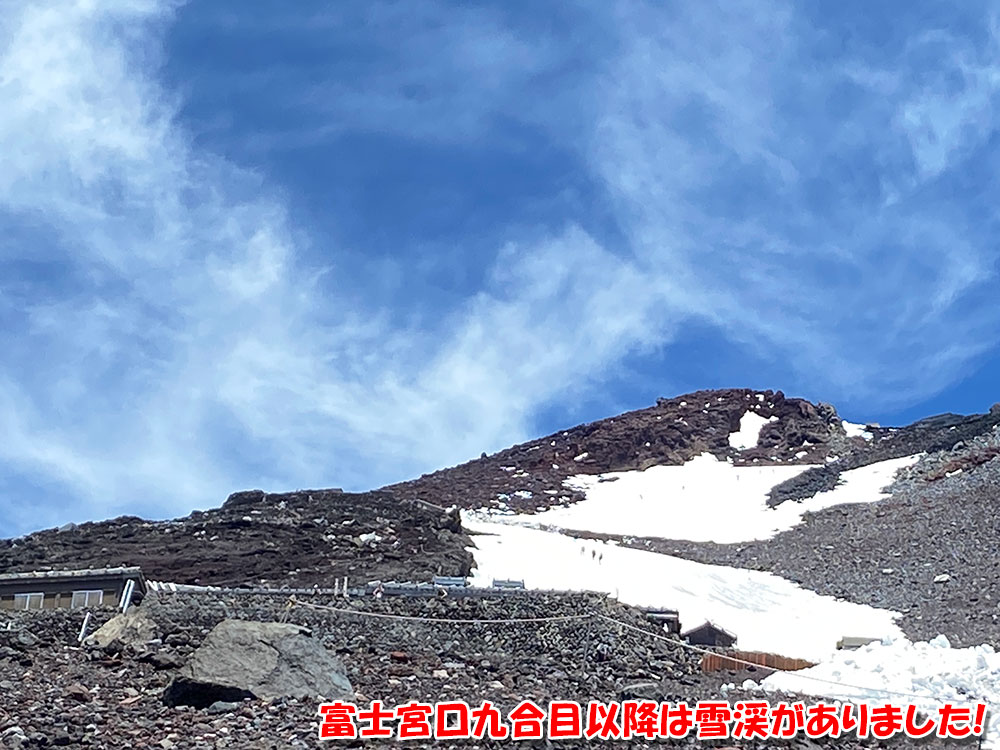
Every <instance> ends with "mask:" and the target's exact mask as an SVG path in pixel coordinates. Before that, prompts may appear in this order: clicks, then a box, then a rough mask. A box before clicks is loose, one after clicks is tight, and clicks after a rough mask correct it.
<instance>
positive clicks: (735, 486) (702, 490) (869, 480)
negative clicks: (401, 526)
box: [506, 454, 917, 543]
mask: <svg viewBox="0 0 1000 750" xmlns="http://www.w3.org/2000/svg"><path fill="white" fill-rule="evenodd" d="M916 459H917V456H908V457H906V458H898V459H893V460H891V461H882V462H880V463H877V464H872V465H870V466H865V467H863V468H860V469H852V470H851V471H845V472H844V473H843V474H842V475H841V477H842V480H843V483H842V484H841V485H840V486H838V487H836V488H834V489H833V490H830V491H828V492H822V493H819V494H817V495H815V496H813V497H811V498H809V499H807V500H805V501H803V502H800V503H799V502H784V503H782V504H781V505H779V506H778V507H777V508H769V507H768V505H767V493H768V492H769V491H770V490H771V488H772V487H774V486H775V485H776V484H779V483H780V482H783V481H785V480H786V479H791V478H792V477H794V476H796V475H797V474H800V473H802V472H803V471H805V470H806V469H809V468H811V467H810V466H803V465H798V466H733V465H732V464H730V463H728V462H726V461H719V460H718V459H716V458H715V457H714V456H712V455H710V454H703V455H701V456H698V457H696V458H693V459H692V460H690V461H688V462H687V463H686V464H684V465H683V466H654V467H652V468H650V469H647V470H646V471H625V472H616V473H612V474H604V475H601V476H595V475H593V474H583V475H577V476H574V477H571V478H569V479H567V480H566V485H567V486H569V487H572V488H574V489H578V490H580V491H582V492H583V493H584V494H585V495H586V499H585V500H581V501H580V502H578V503H573V504H572V505H569V506H565V507H560V508H553V509H551V510H547V511H545V512H542V513H538V514H536V515H533V516H514V517H508V518H507V519H506V522H508V523H518V524H522V525H530V526H546V527H556V528H561V529H572V530H578V531H594V532H599V533H605V534H615V535H633V536H651V537H662V538H665V539H687V540H690V541H694V542H718V543H730V542H744V541H750V540H753V539H768V538H770V537H772V536H774V535H775V534H777V533H778V532H781V531H785V530H787V529H790V528H792V527H794V526H796V525H797V524H799V523H801V522H802V517H803V515H804V514H805V513H807V512H810V511H819V510H822V509H824V508H829V507H831V506H833V505H840V504H843V503H866V502H875V501H876V500H881V499H882V498H883V497H884V495H883V494H882V493H881V489H882V488H883V487H885V486H886V485H888V484H890V483H891V482H892V477H893V475H894V474H895V473H896V470H897V469H899V468H901V467H903V466H908V465H910V464H912V463H913V462H914V461H916ZM611 477H614V478H615V479H616V480H617V481H613V482H609V481H606V480H607V479H608V478H611ZM602 479H604V480H605V481H601V480H602Z"/></svg>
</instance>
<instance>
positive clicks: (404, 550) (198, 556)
mask: <svg viewBox="0 0 1000 750" xmlns="http://www.w3.org/2000/svg"><path fill="white" fill-rule="evenodd" d="M234 497H236V502H233V497H230V500H229V501H227V503H226V504H225V505H224V506H223V507H222V508H218V509H215V510H210V511H204V512H202V511H196V512H194V513H192V514H191V515H190V516H188V517H186V518H182V519H178V520H174V521H144V520H142V519H141V518H135V517H122V518H118V519H114V520H111V521H101V522H99V523H85V524H81V525H80V526H79V527H77V528H76V529H75V530H73V531H70V532H65V533H58V532H57V531H56V530H54V529H53V530H49V531H41V532H37V533H35V534H30V535H28V536H26V537H22V538H20V539H10V540H3V541H0V570H4V571H25V570H38V569H46V568H47V569H55V568H63V567H65V568H85V567H105V566H114V565H122V564H126V565H139V566H141V567H142V569H143V572H144V573H145V574H146V576H147V578H150V579H153V580H161V581H172V582H174V583H197V584H217V585H234V584H256V583H261V582H266V583H282V584H289V585H291V586H313V585H318V586H332V585H333V583H334V581H335V580H338V579H340V578H342V577H343V576H347V577H348V578H349V580H350V581H351V582H352V583H361V582H366V581H370V580H417V581H426V580H430V578H431V577H432V576H435V575H467V574H468V572H469V570H470V567H471V564H472V557H471V555H470V554H469V552H468V551H467V550H466V547H468V546H469V545H470V544H471V541H470V539H469V537H468V536H467V535H466V534H465V533H464V532H463V531H462V528H461V524H460V523H459V521H458V520H457V516H456V514H454V513H451V514H449V513H447V512H446V511H443V510H441V509H440V508H436V507H432V506H430V505H428V504H426V503H420V502H408V501H404V500H401V499H399V498H397V497H395V496H393V495H391V494H389V493H385V492H367V493H360V494H350V493H344V492H341V491H339V490H337V491H328V490H302V491H299V492H290V493H284V494H265V493H262V492H260V491H250V492H244V493H237V494H236V496H234Z"/></svg>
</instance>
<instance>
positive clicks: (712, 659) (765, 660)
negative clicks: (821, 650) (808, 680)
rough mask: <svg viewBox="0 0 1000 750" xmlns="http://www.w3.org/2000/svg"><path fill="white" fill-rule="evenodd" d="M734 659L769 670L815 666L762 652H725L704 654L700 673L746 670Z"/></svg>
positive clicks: (803, 660)
mask: <svg viewBox="0 0 1000 750" xmlns="http://www.w3.org/2000/svg"><path fill="white" fill-rule="evenodd" d="M736 659H741V660H742V661H748V662H752V663H753V664H757V665H759V666H761V667H770V668H771V669H787V670H796V669H806V668H807V667H814V666H816V665H815V663H814V662H811V661H806V660H805V659H791V658H789V657H787V656H779V655H778V654H766V653H764V652H762V651H727V652H726V653H724V654H705V655H704V656H702V657H701V671H702V672H719V671H721V670H723V669H731V670H734V671H742V670H744V669H746V668H747V665H746V664H742V663H740V662H738V661H735V660H736Z"/></svg>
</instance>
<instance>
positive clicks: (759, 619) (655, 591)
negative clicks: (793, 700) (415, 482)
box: [462, 512, 901, 661]
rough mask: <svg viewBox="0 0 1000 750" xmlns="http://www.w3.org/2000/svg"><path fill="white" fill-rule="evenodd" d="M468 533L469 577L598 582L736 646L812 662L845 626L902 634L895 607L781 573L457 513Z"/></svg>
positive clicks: (569, 584) (589, 586)
mask: <svg viewBox="0 0 1000 750" xmlns="http://www.w3.org/2000/svg"><path fill="white" fill-rule="evenodd" d="M462 523H463V525H464V526H465V528H467V529H469V531H470V532H473V533H475V534H482V535H483V536H476V537H474V539H475V544H476V547H475V548H474V549H472V553H473V555H474V557H475V560H476V568H475V570H474V571H473V581H472V582H473V585H486V586H488V585H489V584H490V583H491V581H492V579H493V578H515V579H523V580H524V582H525V586H527V587H528V588H543V589H548V588H551V589H568V590H577V591H579V590H588V591H603V592H605V593H609V594H612V595H615V596H617V597H618V598H619V599H620V600H621V601H623V602H626V603H628V604H634V605H639V606H660V607H671V608H673V609H676V610H678V611H679V613H680V618H681V622H682V624H683V626H684V627H685V628H690V627H695V626H697V625H700V624H701V623H702V622H704V621H705V620H711V621H712V622H714V623H715V624H716V625H719V626H720V627H723V628H726V629H727V630H730V631H731V632H733V633H735V634H736V635H737V637H738V638H739V641H738V644H737V645H738V646H740V647H741V648H746V649H751V650H760V651H770V652H774V653H779V654H783V655H785V656H792V657H800V658H805V659H810V660H813V661H817V660H820V659H823V658H827V657H828V656H829V655H830V653H831V652H832V651H833V649H834V648H835V646H836V642H837V641H838V640H839V639H840V638H841V637H842V636H844V635H858V634H864V635H867V636H870V637H879V638H881V637H885V636H890V635H892V636H898V635H900V634H901V633H900V630H899V628H898V627H897V626H896V625H895V624H894V622H893V619H894V618H895V617H897V616H898V614H897V613H895V612H891V611H889V610H882V609H875V608H873V607H866V606H862V605H859V604H851V603H849V602H844V601H840V600H837V599H834V598H832V597H826V596H820V595H819V594H816V593H813V592H811V591H807V590H805V589H803V588H801V587H799V586H797V585H796V584H794V583H792V582H791V581H788V580H786V579H784V578H781V577H779V576H775V575H772V574H770V573H763V572H758V571H750V570H742V569H737V568H728V567H724V566H719V565H706V564H704V563H697V562H692V561H690V560H682V559H680V558H677V557H672V556H669V555H661V554H657V553H655V552H647V551H645V550H638V549H631V548H627V547H619V546H617V545H615V544H610V543H605V542H597V541H593V540H581V539H575V538H572V537H569V536H566V535H564V534H560V533H558V532H553V531H542V530H539V529H530V528H525V527H523V526H517V525H509V524H503V523H493V522H489V521H486V520H484V516H483V514H480V513H478V512H467V513H465V514H464V515H463V519H462Z"/></svg>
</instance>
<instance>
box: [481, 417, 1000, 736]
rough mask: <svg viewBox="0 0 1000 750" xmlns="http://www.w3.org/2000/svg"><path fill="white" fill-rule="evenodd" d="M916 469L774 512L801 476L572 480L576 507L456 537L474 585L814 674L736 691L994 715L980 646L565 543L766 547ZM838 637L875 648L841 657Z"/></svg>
mask: <svg viewBox="0 0 1000 750" xmlns="http://www.w3.org/2000/svg"><path fill="white" fill-rule="evenodd" d="M757 429H758V430H759V427H757ZM918 458H919V456H908V457H906V458H900V459H894V460H891V461H883V462H881V463H877V464H872V465H870V466H866V467H863V468H860V469H855V470H852V471H847V472H844V473H843V474H842V475H841V476H842V483H841V484H840V485H838V486H837V487H836V488H834V489H833V490H830V491H828V492H823V493H818V494H817V495H815V496H813V497H811V498H809V499H808V500H806V501H804V502H802V503H793V502H785V503H782V504H781V505H780V506H778V508H774V509H772V508H768V507H767V505H766V495H767V492H768V490H770V489H771V487H773V486H774V485H775V484H777V483H778V482H781V481H784V480H785V479H788V478H790V477H793V476H795V475H796V474H798V473H800V472H802V471H805V470H806V469H808V468H809V467H808V466H762V467H756V466H754V467H735V466H733V465H732V464H729V463H728V462H725V461H719V460H717V459H716V458H714V457H713V456H709V455H702V456H699V457H697V458H695V459H693V460H691V461H689V462H688V463H687V464H685V465H683V466H657V467H653V468H651V469H649V470H647V471H644V472H638V471H632V472H620V473H614V474H607V475H602V476H600V477H598V476H576V477H573V478H571V479H569V480H567V482H566V483H567V485H570V486H572V487H574V488H578V489H580V490H581V491H582V492H584V494H585V496H586V499H585V500H583V501H581V502H579V503H576V504H574V505H571V506H568V507H562V508H554V509H551V510H548V511H545V512H542V513H538V514H536V515H533V516H528V515H516V514H515V515H505V514H502V513H501V514H497V513H494V512H490V511H486V510H480V511H467V512H465V513H464V514H463V524H464V525H465V527H466V528H467V529H468V530H469V531H470V532H471V533H473V534H474V535H475V536H474V537H473V538H474V542H475V547H474V548H473V549H472V550H471V551H472V553H473V555H474V557H475V561H476V568H475V570H474V571H473V578H472V583H473V585H482V586H488V585H490V583H491V582H492V579H494V578H515V579H518V578H520V579H523V580H524V582H525V585H526V587H528V588H533V589H567V590H590V591H600V592H605V593H608V594H611V595H613V596H615V597H617V598H618V599H619V600H621V601H623V602H625V603H627V604H632V605H636V606H655V607H669V608H673V609H676V610H678V612H679V614H680V619H681V623H682V627H683V629H685V630H687V629H690V628H692V627H696V626H698V625H700V624H701V623H703V622H705V621H706V620H709V621H711V622H713V623H715V624H716V625H718V626H720V627H722V628H725V629H726V630H729V631H730V632H732V633H734V634H735V635H736V636H737V638H738V640H737V644H736V645H737V647H738V648H742V649H747V650H754V651H767V652H771V653H777V654H782V655H784V656H790V657H798V658H803V659H808V660H810V661H814V662H818V664H817V666H815V667H813V668H810V669H807V670H802V671H798V672H778V673H775V674H773V675H772V676H771V677H769V678H767V679H766V680H764V681H763V683H761V684H760V685H757V684H756V683H753V682H750V681H748V682H747V683H745V684H744V687H745V688H752V689H759V690H763V691H769V690H774V691H778V690H780V691H785V692H791V693H801V694H807V695H817V696H826V697H829V698H832V699H837V700H862V699H864V700H872V701H886V700H892V701H893V702H895V703H897V704H898V703H910V702H913V703H915V704H916V705H918V706H921V707H922V708H924V709H925V710H927V711H928V712H933V711H935V710H936V709H937V707H938V706H940V705H941V703H943V702H946V701H952V702H959V703H961V702H975V701H986V702H990V703H992V704H996V703H1000V655H998V654H997V653H996V652H995V651H994V649H993V648H991V647H990V646H979V647H975V648H966V649H953V648H950V646H949V644H948V641H947V639H945V638H944V636H939V637H938V638H936V639H934V640H933V641H931V642H929V643H911V642H910V641H908V640H907V639H906V638H905V637H903V634H902V632H901V631H900V629H899V627H898V626H897V625H896V624H895V619H896V618H897V617H899V614H898V613H896V612H893V611H890V610H884V609H878V608H875V607H868V606H863V605H859V604H854V603H851V602H846V601H843V600H839V599H835V598H833V597H828V596H821V595H819V594H816V593H814V592H812V591H808V590H806V589H803V588H802V587H800V586H798V585H796V584H794V583H793V582H791V581H788V580H786V579H784V578H781V577H780V576H776V575H773V574H770V573H764V572H759V571H752V570H744V569H740V568H732V567H725V566H718V565H707V564H704V563H698V562H693V561H690V560H684V559H681V558H677V557H673V556H670V555H664V554H659V553H656V552H650V551H647V550H642V549H633V548H629V547H622V546H620V545H618V544H617V543H615V542H604V541H598V540H591V539H579V538H574V537H572V536H570V535H569V534H568V533H565V532H566V530H579V531H591V532H598V533H607V534H613V535H621V536H628V535H634V536H655V537H663V538H668V539H669V538H673V539H686V540H691V541H716V542H740V541H745V540H751V539H762V538H768V537H771V536H773V535H774V534H776V533H778V532H780V531H782V530H785V529H789V528H792V527H793V526H794V525H796V524H798V523H801V522H802V521H803V516H804V514H805V513H807V512H810V511H818V510H822V509H824V508H829V507H832V506H835V505H841V504H844V503H870V502H875V501H878V500H880V499H882V497H884V495H883V494H882V489H883V488H884V487H886V486H887V485H888V484H890V483H891V482H892V479H893V476H894V474H895V473H896V471H897V470H898V469H900V468H902V467H904V466H909V465H911V464H913V463H914V462H915V461H916V460H917V459H918ZM843 636H864V637H870V638H878V639H881V640H880V641H879V642H876V643H873V644H870V645H868V646H865V647H863V648H861V649H859V650H856V651H838V650H836V643H837V641H838V640H839V639H840V638H841V637H843ZM989 722H990V730H989V732H988V734H987V738H988V739H987V740H986V741H985V742H984V744H983V747H997V748H1000V741H998V738H1000V715H996V714H993V715H991V716H990V718H989Z"/></svg>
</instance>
